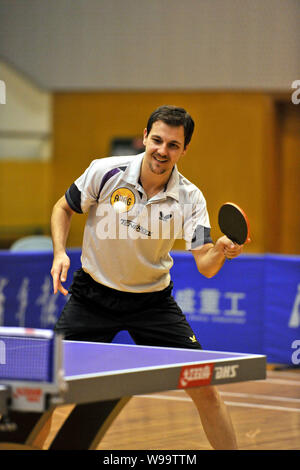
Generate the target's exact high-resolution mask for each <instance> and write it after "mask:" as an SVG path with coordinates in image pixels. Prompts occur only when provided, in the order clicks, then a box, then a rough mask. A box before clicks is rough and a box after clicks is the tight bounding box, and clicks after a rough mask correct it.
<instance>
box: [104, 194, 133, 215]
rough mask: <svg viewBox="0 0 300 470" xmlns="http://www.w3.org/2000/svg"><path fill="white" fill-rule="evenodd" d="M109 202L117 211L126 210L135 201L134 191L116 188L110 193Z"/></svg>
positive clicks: (128, 209)
mask: <svg viewBox="0 0 300 470" xmlns="http://www.w3.org/2000/svg"><path fill="white" fill-rule="evenodd" d="M110 203H111V205H112V206H113V207H114V209H115V210H116V211H117V212H128V211H130V209H131V208H132V207H133V206H134V203H135V196H134V193H133V192H132V191H131V190H130V189H128V188H118V189H116V190H115V191H114V192H113V193H112V195H111V197H110Z"/></svg>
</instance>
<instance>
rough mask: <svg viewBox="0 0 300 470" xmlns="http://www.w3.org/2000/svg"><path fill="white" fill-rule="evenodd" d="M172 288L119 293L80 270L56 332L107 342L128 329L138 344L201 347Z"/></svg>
mask: <svg viewBox="0 0 300 470" xmlns="http://www.w3.org/2000/svg"><path fill="white" fill-rule="evenodd" d="M172 288H173V283H172V282H171V283H170V285H169V286H168V287H167V288H166V289H164V290H162V291H157V292H150V293H131V292H121V291H118V290H115V289H111V288H109V287H106V286H104V285H102V284H99V283H98V282H96V281H94V280H93V279H92V278H91V277H90V276H89V275H88V274H87V273H85V272H84V271H83V269H79V270H78V271H76V272H75V273H74V279H73V283H72V285H71V287H70V289H69V292H70V293H71V296H70V298H69V300H68V301H67V303H66V305H65V307H64V309H63V311H62V313H61V316H60V318H59V319H58V321H57V323H56V325H55V331H56V332H58V333H61V334H62V335H63V336H64V338H65V339H66V340H76V341H96V342H102V343H110V342H111V341H112V340H113V339H114V337H115V336H116V334H117V333H118V332H119V331H123V330H127V331H128V333H129V334H130V336H131V337H132V339H133V341H134V342H135V343H136V344H139V345H147V346H161V347H174V348H189V349H202V347H201V345H200V343H199V342H198V341H197V339H196V338H195V334H194V332H193V331H192V329H191V327H190V325H189V324H188V322H187V320H186V318H185V316H184V314H183V313H182V311H181V309H180V307H179V306H178V305H177V303H176V301H175V300H174V298H173V297H172Z"/></svg>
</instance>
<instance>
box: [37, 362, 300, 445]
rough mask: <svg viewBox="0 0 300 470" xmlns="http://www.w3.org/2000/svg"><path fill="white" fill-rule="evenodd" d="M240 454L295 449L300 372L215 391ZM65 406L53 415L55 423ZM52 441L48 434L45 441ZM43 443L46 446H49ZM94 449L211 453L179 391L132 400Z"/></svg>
mask: <svg viewBox="0 0 300 470" xmlns="http://www.w3.org/2000/svg"><path fill="white" fill-rule="evenodd" d="M218 389H219V391H220V392H221V394H222V397H223V399H224V401H225V402H226V403H227V405H228V407H229V411H230V414H231V417H232V421H233V424H234V427H235V430H236V434H237V438H238V445H239V448H240V449H241V450H251V449H253V450H292V449H293V450H300V370H299V369H297V370H293V369H292V370H281V371H275V370H269V371H268V373H267V379H266V380H264V381H255V382H244V383H239V384H232V385H223V386H219V387H218ZM69 410H70V407H67V406H64V407H60V408H59V409H58V410H57V411H56V415H55V417H54V421H53V424H54V426H53V428H55V423H58V422H59V421H61V420H62V419H65V417H66V416H67V414H68V412H69ZM49 440H51V435H50V436H49ZM49 440H48V441H46V443H45V447H47V446H48V443H49ZM98 449H99V450H124V449H130V450H137V449H143V450H178V449H181V450H210V449H211V447H210V445H209V443H208V441H207V439H206V436H205V434H204V432H203V429H202V426H201V423H200V420H199V418H198V414H197V410H196V408H195V407H194V404H193V403H192V401H191V400H190V398H189V397H188V396H187V395H186V393H185V392H184V391H181V390H175V391H169V392H164V393H155V394H152V395H141V396H135V397H132V399H131V400H130V401H129V403H128V404H127V405H126V406H125V408H124V409H123V410H122V411H121V413H120V414H119V416H118V417H117V418H116V420H115V421H114V423H113V424H112V425H111V427H110V428H109V430H108V431H107V433H106V435H105V436H104V438H103V440H102V442H101V444H100V445H99V447H98Z"/></svg>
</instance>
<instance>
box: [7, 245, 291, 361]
mask: <svg viewBox="0 0 300 470" xmlns="http://www.w3.org/2000/svg"><path fill="white" fill-rule="evenodd" d="M68 254H69V256H70V259H71V268H70V270H69V275H68V280H67V282H66V283H65V284H66V287H67V288H68V287H69V286H70V284H71V281H72V277H73V272H74V271H75V270H76V269H78V268H79V267H80V254H81V253H80V251H79V250H75V249H73V250H69V251H68ZM172 257H173V259H174V266H173V268H172V270H171V277H172V280H173V281H174V290H173V296H174V297H175V299H176V300H177V302H178V304H179V305H180V306H181V308H182V310H183V312H184V313H185V315H186V317H187V319H188V321H189V322H190V324H191V326H192V328H193V330H194V332H195V335H196V336H197V338H198V339H199V341H200V343H201V344H202V346H203V348H204V349H210V350H219V351H230V352H245V353H254V354H266V355H267V358H268V362H271V363H280V364H288V365H292V366H297V365H299V363H300V257H298V256H295V257H288V256H279V255H263V256H253V255H243V256H240V257H239V258H237V259H235V260H232V261H227V262H226V263H225V265H224V266H223V268H222V270H221V271H220V272H219V273H218V274H217V275H216V276H214V277H213V278H212V279H206V278H204V277H203V276H201V274H199V273H198V271H197V269H196V265H195V263H194V260H193V257H192V255H191V254H190V253H188V252H173V253H172ZM51 265H52V254H51V253H47V252H46V253H28V252H27V253H11V252H9V251H2V252H1V251H0V326H1V325H3V326H25V327H27V328H53V326H54V324H55V322H56V320H57V318H58V316H59V314H60V312H61V310H62V308H63V306H64V304H65V302H66V299H67V298H66V297H64V296H63V295H62V294H60V293H59V294H56V295H54V294H53V289H52V278H51V275H50V269H51ZM114 342H121V343H132V339H131V337H130V336H129V334H128V333H127V332H120V333H119V334H118V335H117V336H116V338H115V340H114Z"/></svg>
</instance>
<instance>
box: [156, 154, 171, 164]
mask: <svg viewBox="0 0 300 470" xmlns="http://www.w3.org/2000/svg"><path fill="white" fill-rule="evenodd" d="M153 158H154V160H156V161H157V162H159V163H165V162H167V161H168V159H167V158H160V157H157V156H156V155H153Z"/></svg>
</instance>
